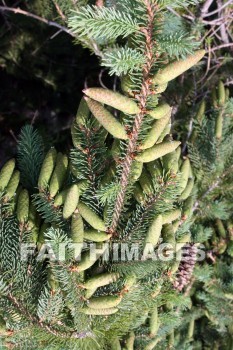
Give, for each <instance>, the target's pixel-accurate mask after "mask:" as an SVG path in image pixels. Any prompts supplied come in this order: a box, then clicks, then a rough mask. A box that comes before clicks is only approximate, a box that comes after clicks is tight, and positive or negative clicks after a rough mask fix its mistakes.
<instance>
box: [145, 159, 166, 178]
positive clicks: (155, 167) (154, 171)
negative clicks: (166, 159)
mask: <svg viewBox="0 0 233 350" xmlns="http://www.w3.org/2000/svg"><path fill="white" fill-rule="evenodd" d="M146 168H147V170H149V172H150V174H151V177H152V178H157V177H159V176H163V167H162V165H161V162H160V160H159V159H156V160H154V161H152V162H149V163H147V164H146Z"/></svg>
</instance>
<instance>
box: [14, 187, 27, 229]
mask: <svg viewBox="0 0 233 350" xmlns="http://www.w3.org/2000/svg"><path fill="white" fill-rule="evenodd" d="M16 215H17V219H18V221H19V222H20V223H21V224H23V223H25V222H27V221H28V216H29V193H28V191H27V190H25V189H24V190H22V191H21V192H20V194H19V197H18V200H17V213H16Z"/></svg>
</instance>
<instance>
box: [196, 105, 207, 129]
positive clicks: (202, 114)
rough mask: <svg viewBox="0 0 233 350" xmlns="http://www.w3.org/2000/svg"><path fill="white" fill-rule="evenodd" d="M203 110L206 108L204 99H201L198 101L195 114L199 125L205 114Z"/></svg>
mask: <svg viewBox="0 0 233 350" xmlns="http://www.w3.org/2000/svg"><path fill="white" fill-rule="evenodd" d="M205 110H206V102H205V100H202V101H201V103H200V106H199V108H198V111H197V115H196V119H197V121H198V122H199V124H200V125H201V123H202V120H203V117H204V115H205Z"/></svg>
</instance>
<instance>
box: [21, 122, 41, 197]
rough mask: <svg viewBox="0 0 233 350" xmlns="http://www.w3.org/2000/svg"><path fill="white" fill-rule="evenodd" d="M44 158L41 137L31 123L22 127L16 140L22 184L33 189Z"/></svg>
mask: <svg viewBox="0 0 233 350" xmlns="http://www.w3.org/2000/svg"><path fill="white" fill-rule="evenodd" d="M43 158H44V144H43V139H42V137H41V136H40V135H39V133H38V132H37V130H33V127H32V126H31V125H26V126H25V127H23V128H22V130H21V133H20V135H19V141H18V163H19V170H20V179H21V182H22V185H23V186H24V187H26V188H27V189H29V190H30V191H35V188H36V187H37V182H38V178H39V172H40V168H41V165H42V162H43Z"/></svg>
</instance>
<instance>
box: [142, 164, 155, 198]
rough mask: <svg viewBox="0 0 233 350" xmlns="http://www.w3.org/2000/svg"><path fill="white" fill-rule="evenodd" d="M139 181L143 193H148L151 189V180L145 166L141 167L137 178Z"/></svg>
mask: <svg viewBox="0 0 233 350" xmlns="http://www.w3.org/2000/svg"><path fill="white" fill-rule="evenodd" d="M139 183H140V185H141V187H142V190H143V193H146V194H149V193H151V192H152V190H153V184H152V181H151V175H150V173H149V171H147V170H146V168H145V167H143V169H142V174H141V176H140V178H139Z"/></svg>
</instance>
